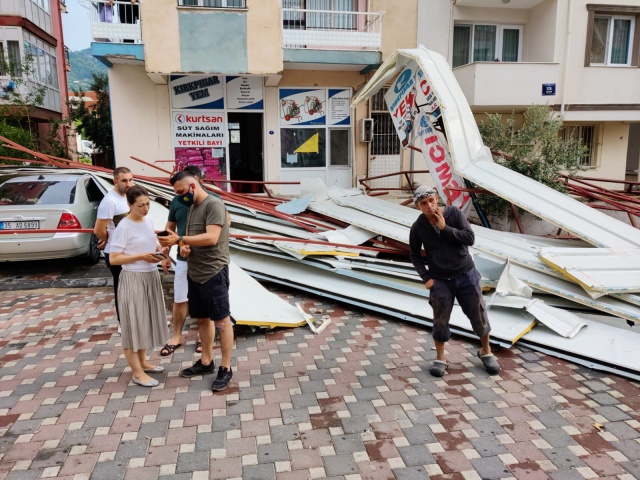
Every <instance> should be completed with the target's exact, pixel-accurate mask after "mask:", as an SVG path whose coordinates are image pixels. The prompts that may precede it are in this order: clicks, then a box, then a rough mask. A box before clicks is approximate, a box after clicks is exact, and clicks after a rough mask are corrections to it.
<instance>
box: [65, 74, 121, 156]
mask: <svg viewBox="0 0 640 480" xmlns="http://www.w3.org/2000/svg"><path fill="white" fill-rule="evenodd" d="M92 77H93V79H92V81H91V84H90V85H89V88H90V90H91V91H93V92H95V93H96V96H97V101H96V103H95V105H94V106H93V108H91V109H89V108H87V105H86V104H85V103H84V101H83V100H82V98H83V97H84V91H82V90H79V91H74V93H75V95H76V96H77V97H78V98H80V100H73V101H71V102H70V106H71V112H72V113H71V118H72V120H73V121H74V122H75V123H76V126H77V128H78V131H80V132H81V133H82V136H83V137H84V138H86V139H88V140H91V141H92V142H93V144H94V145H95V149H96V151H97V152H99V153H105V154H107V155H113V130H112V128H111V107H110V105H109V78H108V75H107V74H106V73H93V74H92Z"/></svg>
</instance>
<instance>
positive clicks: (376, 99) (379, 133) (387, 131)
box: [371, 88, 400, 156]
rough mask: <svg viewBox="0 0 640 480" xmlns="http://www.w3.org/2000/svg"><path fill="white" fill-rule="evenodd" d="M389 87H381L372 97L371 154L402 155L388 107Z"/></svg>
mask: <svg viewBox="0 0 640 480" xmlns="http://www.w3.org/2000/svg"><path fill="white" fill-rule="evenodd" d="M387 90H389V89H388V88H381V89H380V90H379V91H378V93H376V94H375V95H374V96H373V97H371V111H372V112H373V113H372V114H371V118H372V119H373V138H372V139H371V155H376V156H377V155H400V139H399V138H398V133H397V132H396V127H395V126H394V125H393V120H392V119H391V114H389V110H388V109H387V103H386V102H385V100H384V96H385V95H386V93H387Z"/></svg>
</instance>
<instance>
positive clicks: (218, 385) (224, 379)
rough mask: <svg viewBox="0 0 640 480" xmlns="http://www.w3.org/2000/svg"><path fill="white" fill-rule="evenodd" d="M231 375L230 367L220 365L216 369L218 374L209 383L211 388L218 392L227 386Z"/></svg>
mask: <svg viewBox="0 0 640 480" xmlns="http://www.w3.org/2000/svg"><path fill="white" fill-rule="evenodd" d="M232 377H233V371H232V370H231V369H230V368H225V367H220V368H219V369H218V376H217V377H216V379H215V380H214V381H213V384H212V385H211V390H213V391H214V392H219V391H220V390H224V389H225V388H227V387H228V386H229V382H230V381H231V378H232Z"/></svg>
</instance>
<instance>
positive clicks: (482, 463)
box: [470, 457, 511, 478]
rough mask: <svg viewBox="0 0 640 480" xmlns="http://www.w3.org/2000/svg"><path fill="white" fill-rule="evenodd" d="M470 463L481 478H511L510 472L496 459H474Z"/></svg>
mask: <svg viewBox="0 0 640 480" xmlns="http://www.w3.org/2000/svg"><path fill="white" fill-rule="evenodd" d="M470 462H471V465H473V467H474V468H475V469H476V472H478V475H480V477H482V478H505V477H511V472H509V469H508V468H507V467H506V466H505V465H504V463H502V462H501V461H500V459H499V458H498V457H483V458H474V459H471V460H470Z"/></svg>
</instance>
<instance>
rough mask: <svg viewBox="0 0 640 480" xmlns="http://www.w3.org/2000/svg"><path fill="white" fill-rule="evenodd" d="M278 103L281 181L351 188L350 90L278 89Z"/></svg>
mask: <svg viewBox="0 0 640 480" xmlns="http://www.w3.org/2000/svg"><path fill="white" fill-rule="evenodd" d="M278 102H279V105H278V106H279V112H278V114H279V128H280V178H281V180H282V181H298V180H301V179H302V178H307V177H316V178H320V179H321V180H322V181H323V182H325V183H326V184H327V185H338V186H340V187H343V188H349V187H351V186H352V185H351V183H352V178H351V177H352V174H351V165H352V158H351V156H352V153H351V152H352V145H351V142H352V138H351V132H352V129H351V124H352V120H351V113H350V106H351V89H350V88H313V89H300V88H280V89H279V90H278ZM284 190H285V191H286V190H287V189H284Z"/></svg>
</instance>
